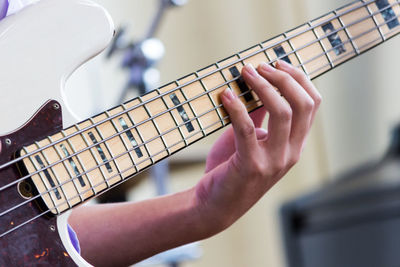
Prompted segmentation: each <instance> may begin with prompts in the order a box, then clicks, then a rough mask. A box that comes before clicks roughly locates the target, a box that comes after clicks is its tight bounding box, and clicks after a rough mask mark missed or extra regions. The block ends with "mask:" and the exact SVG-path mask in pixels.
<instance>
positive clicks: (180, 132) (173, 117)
mask: <svg viewBox="0 0 400 267" xmlns="http://www.w3.org/2000/svg"><path fill="white" fill-rule="evenodd" d="M156 91H157V93H158V94H159V95H160V94H161V92H160V90H159V89H156ZM161 99H162V101H163V103H164V105H165V108H166V109H168V104H167V102H166V101H165V99H164V97H161ZM168 113H169V115H170V116H171V118H172V120H173V121H174V123H175V126H178V121H177V120H176V118H175V116H174V114H172V111H169V112H168ZM178 131H179V134H180V135H181V137H182V139H184V138H185V136H184V134H183V132H182V129H181V128H180V127H178ZM187 145H188V144H187V142H186V140H185V146H187Z"/></svg>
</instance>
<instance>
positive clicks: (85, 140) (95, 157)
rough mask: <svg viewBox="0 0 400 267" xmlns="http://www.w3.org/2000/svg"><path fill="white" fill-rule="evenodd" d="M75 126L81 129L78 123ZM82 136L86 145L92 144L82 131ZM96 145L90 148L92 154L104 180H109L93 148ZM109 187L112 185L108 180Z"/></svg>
mask: <svg viewBox="0 0 400 267" xmlns="http://www.w3.org/2000/svg"><path fill="white" fill-rule="evenodd" d="M75 128H76V129H77V130H78V131H79V125H76V126H75ZM80 136H81V138H82V139H83V142H85V144H86V146H87V147H89V146H90V143H89V141H88V140H87V139H86V137H85V135H84V134H83V133H80ZM94 147H95V146H92V147H90V148H89V151H90V154H91V155H92V158H93V159H94V161H95V162H96V165H97V166H99V167H98V168H96V169H98V170H99V171H100V173H101V175H102V176H103V180H104V181H107V176H106V175H105V174H104V172H103V169H102V168H101V166H102V165H100V163H99V161H98V159H97V156H96V153H94V152H93V148H94ZM81 153H82V152H81ZM107 187H110V185H109V184H108V182H107Z"/></svg>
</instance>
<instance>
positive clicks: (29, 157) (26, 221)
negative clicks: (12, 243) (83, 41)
mask: <svg viewBox="0 0 400 267" xmlns="http://www.w3.org/2000/svg"><path fill="white" fill-rule="evenodd" d="M391 32H394V31H393V30H392V31H391ZM389 33H390V32H389ZM374 41H375V40H374ZM371 43H372V42H371ZM363 47H364V46H363ZM23 149H24V148H23ZM24 150H25V149H24ZM29 158H30V157H29ZM30 159H31V158H30ZM48 212H49V211H46V212H44V213H42V214H40V215H38V216H35V217H34V218H32V219H30V220H28V221H26V222H24V223H21V224H20V225H19V226H17V227H14V228H13V229H10V230H9V231H7V232H5V233H3V234H2V235H1V236H4V235H6V234H8V233H10V232H12V231H14V230H15V229H18V228H19V227H21V226H22V225H25V224H26V223H28V222H30V221H32V220H34V219H36V218H38V217H40V216H42V215H43V214H46V213H48Z"/></svg>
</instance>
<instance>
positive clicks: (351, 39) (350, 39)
mask: <svg viewBox="0 0 400 267" xmlns="http://www.w3.org/2000/svg"><path fill="white" fill-rule="evenodd" d="M392 5H393V4H392ZM392 5H390V6H387V7H385V8H383V9H381V10H379V11H382V10H384V9H387V8H390V7H391V6H392ZM357 9H358V8H357ZM376 13H378V12H376ZM369 17H370V16H367V17H364V18H363V19H359V20H358V21H355V22H353V23H351V24H349V25H348V26H350V25H353V24H356V23H359V22H361V21H363V20H365V19H366V18H369ZM393 19H395V18H393ZM393 19H391V20H393ZM391 20H390V21H391ZM386 23H387V22H386ZM382 25H383V24H382ZM348 26H347V27H348ZM314 27H316V26H314ZM342 29H343V27H342V28H340V29H337V30H335V31H333V32H332V33H334V32H338V31H340V30H342ZM332 33H330V34H332ZM361 35H363V34H361ZM326 36H327V35H325V36H323V37H321V38H326ZM321 38H320V39H321ZM356 38H357V37H355V38H349V40H347V41H346V42H344V43H347V42H348V41H351V42H352V41H353V39H356ZM314 42H315V41H314ZM314 42H312V43H314ZM267 48H268V47H267ZM291 53H292V52H291ZM291 53H289V54H291ZM289 54H286V55H283V56H282V57H284V56H287V55H289ZM234 56H235V55H234ZM282 57H280V58H282ZM235 80H237V78H234V79H232V80H231V81H235ZM225 84H226V83H224V84H222V85H221V86H224V85H225ZM175 89H176V88H175ZM215 89H216V88H215ZM164 94H165V93H163V95H164ZM182 104H184V103H181V104H180V105H182ZM134 108H137V107H134ZM162 114H163V113H160V114H158V115H157V116H159V115H162ZM157 116H155V117H157ZM144 122H145V121H143V122H141V123H144ZM141 123H139V124H138V125H140V124H141ZM138 125H137V126H138ZM87 128H88V127H87ZM127 130H128V129H127ZM74 135H75V134H73V135H71V136H74ZM59 141H60V140H59ZM59 141H58V142H59ZM104 141H106V140H103V142H104ZM82 151H85V149H84V150H82ZM30 153H31V154H32V153H33V152H30ZM26 156H27V155H25V156H23V157H21V158H25V157H26ZM21 158H20V159H21ZM11 162H12V161H11ZM7 164H10V162H9V163H7ZM7 164H4V165H3V166H2V167H5V166H8V165H7ZM34 174H35V173H33V174H31V175H34ZM27 177H28V176H25V177H22V178H20V179H18V180H17V181H14V182H13V183H10V184H8V185H6V186H3V187H2V188H0V190H4V189H5V188H8V187H9V186H11V185H13V184H15V183H17V182H19V181H21V180H23V179H26V178H27Z"/></svg>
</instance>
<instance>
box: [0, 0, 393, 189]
mask: <svg viewBox="0 0 400 267" xmlns="http://www.w3.org/2000/svg"><path fill="white" fill-rule="evenodd" d="M374 2H376V0H372V1H369V2H362V3H363V4H362V5H359V6H355V7H353V8H351V9H349V10H346V11H345V12H343V13H340V14H339V13H336V14H335V15H334V16H332V17H330V18H329V19H327V20H325V21H322V22H320V23H318V24H316V25H313V26H312V27H310V28H308V29H305V30H303V31H300V32H298V33H296V34H293V35H291V36H287V37H285V38H284V39H283V40H281V41H279V42H277V43H274V44H271V45H269V46H266V47H263V48H262V49H260V50H258V51H255V52H253V53H251V54H249V55H246V56H244V57H240V56H239V59H238V60H236V61H233V62H231V63H229V64H227V65H225V66H222V67H218V68H216V69H215V70H213V71H211V72H209V73H206V74H204V75H202V76H199V77H196V78H195V79H193V80H190V81H188V82H186V83H184V84H182V85H179V86H177V87H175V88H172V89H171V90H169V91H166V92H164V93H162V94H160V95H157V96H156V97H153V98H150V99H148V100H146V101H143V102H141V103H139V104H138V105H135V106H132V107H130V108H129V109H127V110H124V111H123V112H119V113H117V114H114V115H112V116H110V117H108V118H106V119H104V120H101V121H99V122H97V123H95V124H92V125H90V126H87V127H85V128H83V129H81V130H79V131H77V132H74V133H72V134H70V135H68V136H65V137H63V138H61V139H59V140H57V141H54V142H52V143H49V144H47V145H45V146H43V147H41V148H38V149H36V150H34V151H31V152H29V153H28V154H26V155H23V156H20V157H18V158H15V159H13V160H11V161H9V162H7V163H4V164H3V165H0V170H1V169H4V168H6V167H9V166H10V165H12V164H15V163H17V162H19V161H21V160H23V159H25V158H27V157H29V156H31V155H33V154H36V153H39V152H41V151H43V150H45V149H47V148H50V147H52V146H54V145H56V144H58V143H60V142H63V141H65V140H67V139H69V138H72V137H73V136H76V135H78V134H81V133H82V132H85V131H87V130H90V129H92V128H95V127H97V126H98V125H100V124H102V123H105V122H109V121H110V120H112V119H114V118H116V117H118V116H121V115H124V114H126V113H128V112H130V111H132V110H134V109H137V108H139V107H141V106H144V105H145V104H147V103H150V102H152V101H154V100H158V99H160V98H162V97H164V96H166V95H168V94H170V93H172V92H175V91H177V90H179V89H181V88H183V87H186V86H188V85H190V84H192V83H195V82H198V81H199V80H202V79H204V78H206V77H208V76H210V75H212V74H215V73H217V72H220V71H222V70H224V69H226V68H228V67H230V66H233V65H235V64H237V63H240V62H243V61H244V60H246V59H248V58H250V57H252V56H254V55H257V54H258V53H261V52H264V51H266V50H268V49H270V48H272V47H274V46H277V45H279V44H282V43H284V42H286V41H289V40H290V39H293V38H295V37H297V36H299V35H301V34H303V33H307V32H311V31H312V30H314V29H316V28H317V27H319V26H321V25H323V24H324V23H328V22H330V21H333V20H335V19H337V18H339V17H341V16H344V15H346V14H348V13H350V12H353V11H354V10H357V9H361V8H363V7H366V6H368V5H369V4H372V3H374ZM355 3H356V2H354V4H355ZM394 5H400V3H398V2H395V3H393V4H390V5H388V6H386V7H385V8H382V9H379V10H378V11H377V12H374V13H372V14H370V15H368V16H367V17H364V18H363V19H360V20H357V21H355V22H353V23H351V24H348V25H346V26H343V27H342V28H340V29H338V30H336V31H332V32H331V33H329V34H327V35H325V36H323V37H321V38H319V39H317V40H315V41H313V42H311V43H309V44H306V46H305V47H307V46H309V45H311V44H313V43H316V42H317V41H320V40H322V39H324V38H327V37H329V36H331V35H332V34H335V33H336V32H338V31H341V30H343V29H345V28H347V27H350V26H352V25H354V24H357V23H359V22H361V21H363V20H366V19H368V18H371V17H373V16H375V15H377V14H379V13H381V12H382V11H384V10H386V9H388V8H391V7H393V6H394ZM367 8H368V7H367ZM339 9H340V8H339ZM333 12H334V11H332V12H330V13H333ZM330 13H328V14H326V15H324V16H327V15H329V14H330ZM306 24H307V23H306ZM306 24H304V25H306ZM282 35H283V34H282ZM275 38H276V37H275ZM265 42H267V41H265ZM265 42H263V43H265ZM259 45H260V44H259ZM261 45H262V43H261ZM305 47H303V48H305ZM303 48H301V49H303ZM301 49H296V50H293V51H292V53H295V52H297V51H298V50H301ZM245 51H246V50H245ZM240 53H242V52H239V53H238V54H240ZM292 53H290V54H292ZM238 54H236V55H238ZM290 54H288V55H290ZM236 55H234V56H236ZM234 56H232V57H234ZM284 56H285V55H283V56H282V57H284ZM214 65H215V64H214ZM210 66H212V65H210ZM194 74H196V73H192V74H190V75H194ZM190 75H189V76H190ZM234 80H236V79H233V80H232V81H234ZM161 88H162V87H161ZM133 100H135V99H133ZM133 100H130V101H128V102H125V103H129V102H131V101H133ZM188 101H191V100H188ZM125 103H124V104H125ZM183 104H185V103H181V104H179V105H176V106H175V107H173V109H175V108H178V107H179V106H181V105H183ZM120 106H121V105H120ZM120 106H117V107H115V108H118V107H120ZM157 115H158V114H157ZM161 115H162V114H161ZM149 119H151V118H149ZM140 123H144V122H143V121H142V122H140ZM77 125H79V123H78V124H74V125H72V126H71V127H74V126H77ZM102 141H103V142H104V140H102ZM99 143H100V142H99ZM92 147H94V145H92ZM90 148H91V147H90ZM88 149H89V148H88ZM71 157H72V156H71ZM1 189H3V188H0V191H1Z"/></svg>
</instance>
